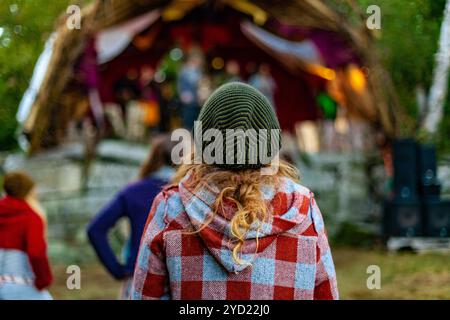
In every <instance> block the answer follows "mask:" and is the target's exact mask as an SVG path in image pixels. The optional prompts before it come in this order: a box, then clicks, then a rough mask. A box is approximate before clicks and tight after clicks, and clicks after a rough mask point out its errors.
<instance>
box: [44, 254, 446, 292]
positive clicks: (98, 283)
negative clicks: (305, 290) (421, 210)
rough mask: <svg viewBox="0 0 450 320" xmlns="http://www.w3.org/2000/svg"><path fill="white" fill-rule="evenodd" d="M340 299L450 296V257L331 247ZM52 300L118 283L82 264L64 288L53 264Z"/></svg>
mask: <svg viewBox="0 0 450 320" xmlns="http://www.w3.org/2000/svg"><path fill="white" fill-rule="evenodd" d="M333 255H334V260H335V264H336V269H337V276H338V285H339V291H340V295H341V299H450V256H449V255H443V254H413V253H402V254H391V253H387V252H384V251H364V250H362V249H351V248H335V249H334V250H333ZM370 265H377V266H379V267H380V269H381V289H380V290H376V289H374V290H369V289H368V288H367V286H366V281H367V278H368V277H369V274H367V273H366V270H367V267H368V266H370ZM54 273H55V283H54V284H53V286H52V288H51V290H50V291H51V293H52V294H53V296H54V298H55V299H116V298H117V297H118V294H119V290H120V283H118V282H117V281H114V280H113V279H112V278H111V277H110V276H109V275H108V274H107V273H106V271H105V270H104V269H103V268H102V267H101V266H100V265H99V264H91V265H84V266H81V290H72V291H71V290H68V289H67V288H66V279H67V276H68V275H67V274H66V267H65V266H58V265H56V266H55V267H54Z"/></svg>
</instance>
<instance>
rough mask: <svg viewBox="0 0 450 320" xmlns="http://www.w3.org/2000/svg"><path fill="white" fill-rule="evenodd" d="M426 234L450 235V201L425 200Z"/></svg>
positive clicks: (429, 235) (432, 235)
mask: <svg viewBox="0 0 450 320" xmlns="http://www.w3.org/2000/svg"><path fill="white" fill-rule="evenodd" d="M423 213H424V225H425V235H426V236H427V237H444V238H445V237H450V201H449V200H441V201H430V200H427V201H424V203H423Z"/></svg>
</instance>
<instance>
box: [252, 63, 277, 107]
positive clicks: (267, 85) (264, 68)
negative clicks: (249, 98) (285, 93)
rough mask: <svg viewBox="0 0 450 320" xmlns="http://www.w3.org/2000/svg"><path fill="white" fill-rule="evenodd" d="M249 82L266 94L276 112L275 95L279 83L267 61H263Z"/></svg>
mask: <svg viewBox="0 0 450 320" xmlns="http://www.w3.org/2000/svg"><path fill="white" fill-rule="evenodd" d="M248 84H249V85H251V86H252V87H255V88H256V89H257V90H258V91H260V92H261V93H262V94H263V95H264V96H266V98H267V99H268V100H269V102H270V104H271V105H272V107H273V108H274V110H275V112H276V105H275V99H274V95H275V91H276V89H277V85H276V83H275V80H274V79H273V78H272V75H271V72H270V66H269V65H268V64H267V63H262V64H261V65H260V66H259V68H258V71H257V72H256V73H255V74H253V75H252V76H251V77H250V79H249V80H248Z"/></svg>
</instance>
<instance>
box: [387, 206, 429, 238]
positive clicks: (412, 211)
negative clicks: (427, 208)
mask: <svg viewBox="0 0 450 320" xmlns="http://www.w3.org/2000/svg"><path fill="white" fill-rule="evenodd" d="M383 234H384V235H385V236H391V237H419V236H422V235H423V219H422V206H421V204H420V202H419V201H398V200H390V201H386V202H385V206H384V216H383Z"/></svg>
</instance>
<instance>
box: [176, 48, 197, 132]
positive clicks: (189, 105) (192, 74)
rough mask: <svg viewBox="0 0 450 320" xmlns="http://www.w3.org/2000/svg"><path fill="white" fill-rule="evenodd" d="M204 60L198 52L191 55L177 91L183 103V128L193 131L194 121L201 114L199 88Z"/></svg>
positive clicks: (183, 70)
mask: <svg viewBox="0 0 450 320" xmlns="http://www.w3.org/2000/svg"><path fill="white" fill-rule="evenodd" d="M202 65H203V60H202V56H201V54H200V53H198V52H194V53H191V55H190V56H189V57H188V58H187V60H186V63H185V64H184V65H183V67H182V68H181V72H180V75H179V77H178V83H177V89H178V94H179V97H180V103H181V114H182V118H183V127H184V128H186V129H188V130H192V128H193V127H194V121H195V120H196V119H197V117H198V115H199V113H200V104H199V99H198V88H199V85H200V81H201V79H202V78H203V71H202Z"/></svg>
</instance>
